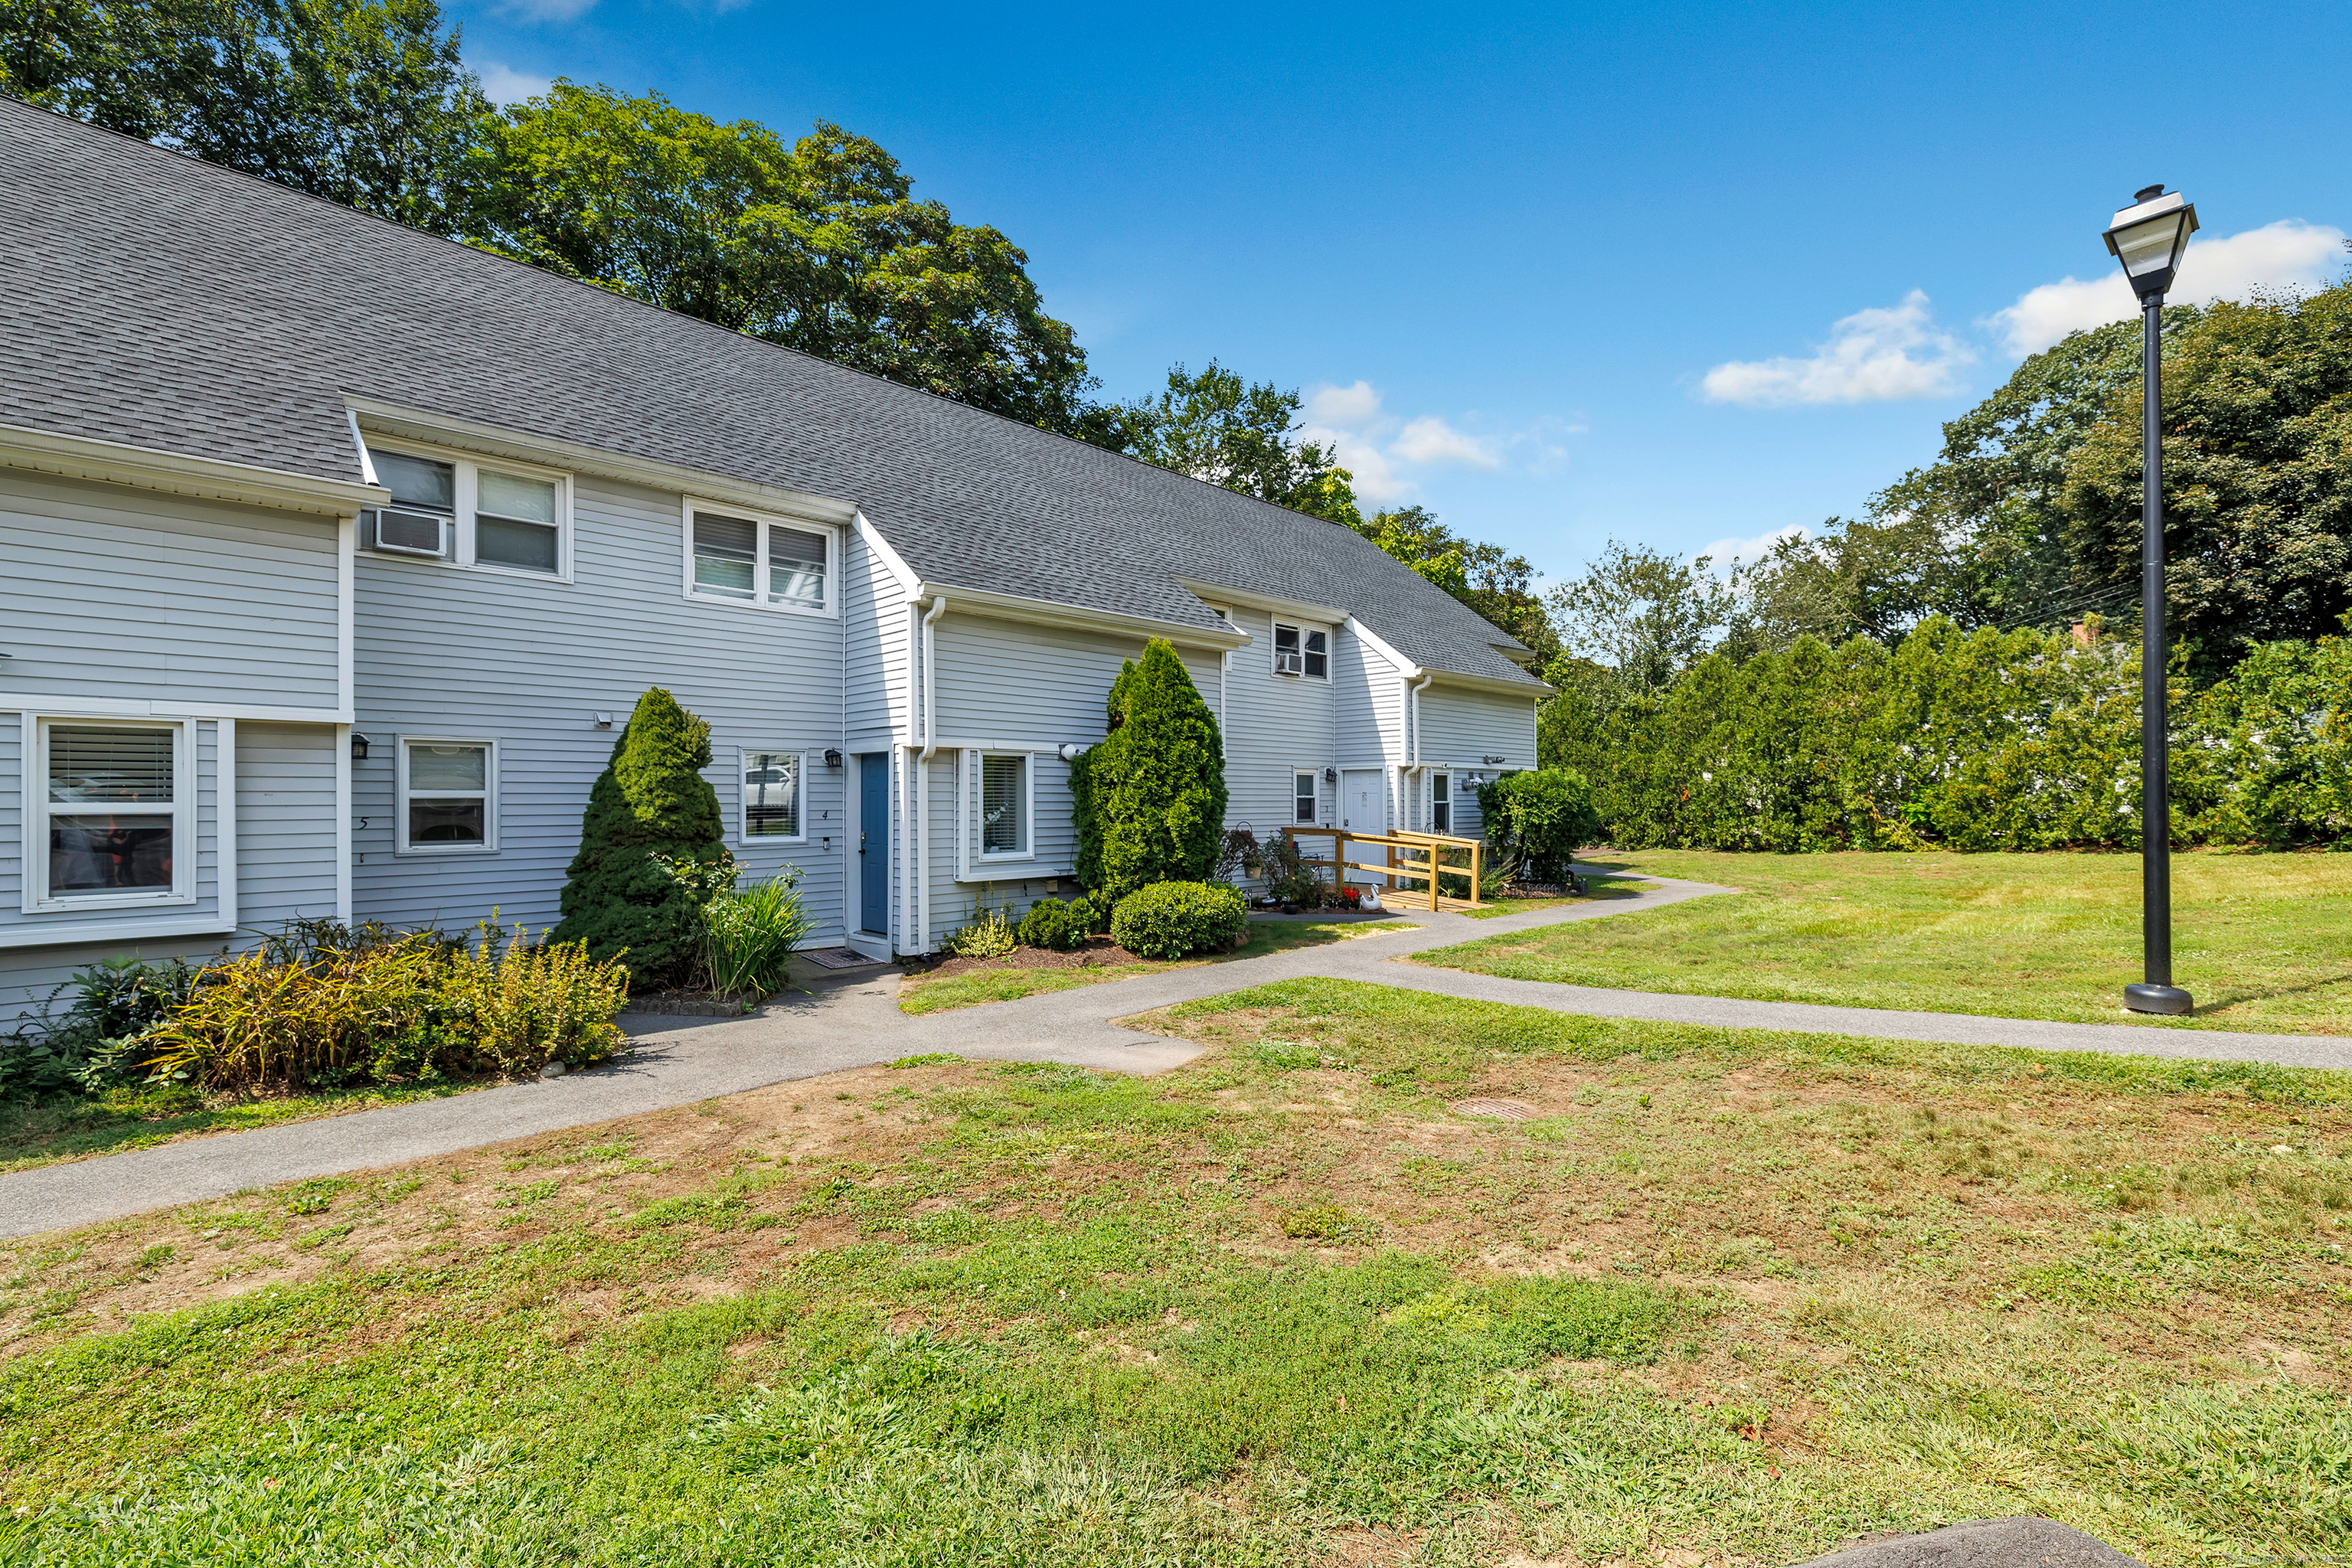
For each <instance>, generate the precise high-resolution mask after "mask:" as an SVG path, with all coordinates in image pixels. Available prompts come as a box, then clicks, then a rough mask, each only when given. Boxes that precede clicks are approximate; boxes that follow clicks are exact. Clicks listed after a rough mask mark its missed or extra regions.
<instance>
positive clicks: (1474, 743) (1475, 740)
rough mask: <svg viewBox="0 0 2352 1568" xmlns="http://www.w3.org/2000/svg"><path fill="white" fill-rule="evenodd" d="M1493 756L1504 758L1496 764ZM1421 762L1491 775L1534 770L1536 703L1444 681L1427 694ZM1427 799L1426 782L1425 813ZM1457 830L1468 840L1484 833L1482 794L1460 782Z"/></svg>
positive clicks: (1424, 696)
mask: <svg viewBox="0 0 2352 1568" xmlns="http://www.w3.org/2000/svg"><path fill="white" fill-rule="evenodd" d="M1488 757H1501V758H1503V759H1504V760H1503V761H1502V762H1499V763H1490V762H1488V761H1486V759H1487V758H1488ZM1421 760H1422V761H1423V763H1426V764H1427V765H1428V766H1429V767H1431V768H1433V769H1445V770H1447V771H1451V772H1456V773H1469V772H1475V773H1485V774H1487V775H1490V776H1491V775H1493V774H1495V773H1504V772H1511V771H1516V770H1519V769H1525V768H1532V767H1534V766H1535V765H1536V705H1535V702H1534V700H1532V699H1531V698H1527V697H1514V696H1509V695H1506V694H1505V693H1502V692H1495V691H1476V690H1470V689H1464V688H1461V687H1454V688H1452V689H1448V688H1447V687H1446V685H1445V682H1444V678H1443V677H1440V678H1439V679H1438V680H1437V681H1436V682H1435V683H1434V684H1433V685H1432V686H1431V687H1430V689H1428V690H1426V691H1424V692H1423V693H1422V694H1421ZM1425 776H1426V775H1424V777H1425ZM1427 800H1428V786H1427V785H1426V784H1423V786H1422V801H1421V803H1420V804H1421V805H1423V808H1424V809H1425V808H1426V805H1427ZM1426 820H1427V818H1426V816H1424V817H1423V821H1424V822H1425V821H1426ZM1454 832H1455V833H1457V834H1460V835H1463V836H1464V837H1476V836H1477V834H1478V832H1479V821H1478V801H1477V797H1476V795H1475V792H1473V791H1470V790H1466V789H1464V788H1462V787H1460V785H1459V784H1458V783H1457V784H1456V786H1455V788H1454Z"/></svg>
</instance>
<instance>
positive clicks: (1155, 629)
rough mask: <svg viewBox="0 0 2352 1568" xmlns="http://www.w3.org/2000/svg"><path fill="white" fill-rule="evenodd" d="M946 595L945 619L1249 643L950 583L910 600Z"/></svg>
mask: <svg viewBox="0 0 2352 1568" xmlns="http://www.w3.org/2000/svg"><path fill="white" fill-rule="evenodd" d="M939 595H946V596H947V601H948V614H950V615H951V616H952V615H970V616H989V617H991V618H992V619H995V620H1001V621H1025V622H1027V623H1029V624H1031V625H1033V626H1070V627H1073V628H1075V629H1076V630H1079V631H1092V632H1109V633H1111V634H1112V635H1114V636H1119V637H1164V638H1166V639H1167V640H1168V641H1170V642H1171V643H1175V644H1177V645H1179V646H1180V647H1205V648H1213V649H1215V650H1217V651H1218V652H1223V651H1224V650H1226V649H1228V648H1236V647H1245V646H1246V645H1247V644H1248V642H1249V638H1248V637H1247V636H1245V635H1244V634H1243V633H1241V632H1237V631H1231V630H1228V629H1226V628H1224V627H1222V626H1186V625H1185V624H1183V623H1182V622H1181V621H1163V620H1160V619H1158V618H1156V617H1154V616H1126V615H1120V614H1119V613H1118V612H1117V611H1115V610H1090V609H1087V608H1086V607H1085V606H1084V605H1060V604H1055V602H1053V601H1052V600H1050V599H1024V598H1022V597H1020V596H1019V595H1013V594H992V593H990V592H988V591H987V590H986V589H982V588H959V587H957V586H955V585H954V584H951V583H920V584H917V585H916V591H915V592H914V593H913V594H912V595H909V597H910V598H913V599H918V600H929V599H932V598H935V597H937V596H939Z"/></svg>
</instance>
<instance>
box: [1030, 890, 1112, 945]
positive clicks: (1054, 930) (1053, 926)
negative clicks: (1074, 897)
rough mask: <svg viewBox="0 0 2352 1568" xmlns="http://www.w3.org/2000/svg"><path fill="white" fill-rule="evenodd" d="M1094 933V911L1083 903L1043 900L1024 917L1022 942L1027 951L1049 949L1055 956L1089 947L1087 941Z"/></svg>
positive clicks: (1033, 906)
mask: <svg viewBox="0 0 2352 1568" xmlns="http://www.w3.org/2000/svg"><path fill="white" fill-rule="evenodd" d="M1094 932H1095V911H1094V910H1093V909H1092V908H1091V907H1090V906H1088V905H1087V904H1084V903H1077V904H1066V903H1064V902H1063V901H1062V900H1059V899H1040V900H1037V901H1036V902H1035V903H1034V904H1032V905H1030V906H1029V912H1028V913H1027V914H1025V915H1023V916H1022V917H1021V929H1020V933H1019V934H1020V938H1021V945H1022V946H1024V947H1042V948H1048V949H1051V950H1052V951H1054V952H1071V951H1073V950H1074V949H1076V948H1081V947H1084V946H1086V945H1087V938H1088V937H1090V936H1092V935H1094Z"/></svg>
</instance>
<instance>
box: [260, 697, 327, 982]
mask: <svg viewBox="0 0 2352 1568" xmlns="http://www.w3.org/2000/svg"><path fill="white" fill-rule="evenodd" d="M236 872H237V889H238V891H237V907H236V918H237V923H238V924H239V925H240V926H244V927H246V928H248V931H256V930H257V931H268V930H272V929H275V928H276V927H278V926H281V925H283V924H284V923H285V922H286V921H290V920H293V919H295V918H296V917H297V916H309V917H314V918H315V917H331V916H332V915H333V914H334V912H335V731H334V729H333V728H332V727H331V726H330V725H326V724H263V723H257V722H255V721H252V720H247V721H245V722H243V723H240V724H239V725H237V727H236ZM250 940H251V938H250V936H240V937H238V938H237V939H236V944H237V945H239V946H242V945H244V943H245V942H248V941H250Z"/></svg>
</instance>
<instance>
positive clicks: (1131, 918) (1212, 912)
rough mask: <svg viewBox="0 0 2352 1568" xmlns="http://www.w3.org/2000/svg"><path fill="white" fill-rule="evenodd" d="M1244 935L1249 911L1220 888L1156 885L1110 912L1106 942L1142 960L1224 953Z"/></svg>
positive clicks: (1233, 892)
mask: <svg viewBox="0 0 2352 1568" xmlns="http://www.w3.org/2000/svg"><path fill="white" fill-rule="evenodd" d="M1248 933H1249V905H1248V903H1247V902H1246V901H1245V900H1244V899H1243V898H1242V895H1241V892H1240V889H1235V888H1229V887H1227V886H1225V885H1224V884H1223V883H1222V882H1155V883H1153V884H1152V885H1151V886H1150V887H1148V888H1143V889H1139V890H1137V891H1135V892H1132V893H1129V895H1128V896H1127V897H1125V898H1123V899H1121V900H1119V901H1118V908H1117V909H1115V910H1112V911H1111V916H1110V934H1111V940H1112V941H1114V942H1118V945H1119V946H1121V947H1123V948H1125V949H1127V951H1128V952H1132V953H1137V954H1139V955H1141V956H1142V957H1145V958H1181V957H1183V956H1184V955H1185V954H1186V953H1188V952H1205V951H1209V950H1212V949H1219V948H1227V947H1231V946H1233V945H1234V943H1235V942H1237V941H1238V940H1239V939H1241V938H1242V937H1244V936H1246V935H1247V934H1248Z"/></svg>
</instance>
